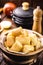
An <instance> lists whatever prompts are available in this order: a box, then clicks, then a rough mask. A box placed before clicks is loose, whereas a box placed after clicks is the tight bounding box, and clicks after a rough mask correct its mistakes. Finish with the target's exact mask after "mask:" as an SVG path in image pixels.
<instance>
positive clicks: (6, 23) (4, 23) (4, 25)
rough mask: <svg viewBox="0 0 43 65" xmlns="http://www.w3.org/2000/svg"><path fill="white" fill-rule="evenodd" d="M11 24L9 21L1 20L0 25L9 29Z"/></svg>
mask: <svg viewBox="0 0 43 65" xmlns="http://www.w3.org/2000/svg"><path fill="white" fill-rule="evenodd" d="M11 26H12V23H11V22H10V21H2V22H1V27H3V28H5V29H9V28H10V27H11Z"/></svg>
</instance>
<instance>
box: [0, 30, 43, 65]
mask: <svg viewBox="0 0 43 65" xmlns="http://www.w3.org/2000/svg"><path fill="white" fill-rule="evenodd" d="M28 31H29V32H32V33H34V34H36V35H37V36H39V37H40V39H43V38H42V35H41V34H39V33H37V32H34V31H31V30H28ZM5 37H6V35H4V37H3V39H2V40H0V49H1V50H2V52H3V53H4V54H5V55H6V56H7V57H8V58H10V59H11V60H13V61H14V63H15V64H17V65H26V64H28V63H29V64H30V63H33V62H36V60H37V57H38V55H39V54H40V53H41V52H42V51H43V47H41V48H40V49H38V50H36V51H33V52H30V53H28V54H24V53H22V52H15V53H13V52H10V51H8V50H7V49H6V48H5V46H4V41H5ZM41 42H42V41H41Z"/></svg>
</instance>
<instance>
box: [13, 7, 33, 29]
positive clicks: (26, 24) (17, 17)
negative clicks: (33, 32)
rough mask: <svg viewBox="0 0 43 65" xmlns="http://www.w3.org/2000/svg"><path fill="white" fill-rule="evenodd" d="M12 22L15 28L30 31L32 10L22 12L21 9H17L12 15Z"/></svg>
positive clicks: (30, 8)
mask: <svg viewBox="0 0 43 65" xmlns="http://www.w3.org/2000/svg"><path fill="white" fill-rule="evenodd" d="M12 20H13V21H14V23H16V24H17V26H22V27H23V28H28V29H32V24H33V8H32V7H29V9H28V10H23V8H22V7H18V8H16V9H14V10H13V13H12Z"/></svg>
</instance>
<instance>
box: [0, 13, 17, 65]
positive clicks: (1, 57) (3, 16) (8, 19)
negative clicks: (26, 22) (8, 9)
mask: <svg viewBox="0 0 43 65" xmlns="http://www.w3.org/2000/svg"><path fill="white" fill-rule="evenodd" d="M1 16H2V19H0V22H2V21H10V22H11V23H12V28H15V27H16V24H14V22H13V21H12V19H11V17H7V16H5V14H1ZM8 30H10V29H8ZM8 30H6V29H4V30H3V33H4V32H6V31H8ZM0 65H8V64H7V63H6V62H5V61H4V59H3V56H2V52H1V50H0Z"/></svg>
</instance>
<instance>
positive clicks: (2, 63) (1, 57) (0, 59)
mask: <svg viewBox="0 0 43 65" xmlns="http://www.w3.org/2000/svg"><path fill="white" fill-rule="evenodd" d="M2 21H10V22H11V23H12V28H15V27H17V26H16V24H14V22H13V21H12V19H11V17H10V18H9V17H7V16H5V15H4V14H3V15H2ZM9 30H10V29H9ZM6 31H8V30H5V29H4V31H3V33H4V32H6ZM0 65H8V64H7V63H6V62H5V61H4V59H3V56H2V52H1V50H0ZM33 65H35V64H33Z"/></svg>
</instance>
